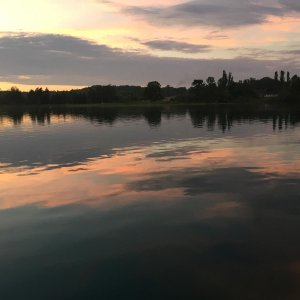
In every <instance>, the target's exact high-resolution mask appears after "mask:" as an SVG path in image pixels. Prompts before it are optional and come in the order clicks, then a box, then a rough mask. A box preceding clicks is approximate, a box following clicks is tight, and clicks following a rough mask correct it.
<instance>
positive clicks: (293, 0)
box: [279, 0, 300, 12]
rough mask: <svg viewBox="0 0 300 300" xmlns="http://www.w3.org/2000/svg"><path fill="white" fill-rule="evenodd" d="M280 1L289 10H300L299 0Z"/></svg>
mask: <svg viewBox="0 0 300 300" xmlns="http://www.w3.org/2000/svg"><path fill="white" fill-rule="evenodd" d="M279 2H280V3H281V4H282V5H283V7H285V8H286V9H288V10H291V11H295V12H300V2H299V0H280V1H279Z"/></svg>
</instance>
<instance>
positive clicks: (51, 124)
mask: <svg viewBox="0 0 300 300" xmlns="http://www.w3.org/2000/svg"><path fill="white" fill-rule="evenodd" d="M299 232H300V112H299V111H297V109H288V108H280V109H269V108H261V109H251V108H247V109H246V108H244V109H237V108H234V107H227V108H226V107H219V108H217V107H204V106H203V107H191V108H183V107H181V108H180V107H177V108H176V107H164V108H151V109H150V108H121V107H119V108H117V107H114V108H91V107H90V108H84V107H82V108H79V107H78V108H69V109H67V108H52V109H41V108H40V109H38V108H31V109H27V110H21V109H16V108H9V109H3V108H2V109H1V110H0V299H1V300H6V299H8V300H14V299H18V300H19V299H30V300H34V299H46V300H47V299H49V300H50V299H51V300H53V299H55V300H59V299H87V300H90V299H103V300H110V299H118V300H120V299H139V300H140V299H155V300H157V299H201V300H202V299H203V300H207V299H213V300H214V299H217V300H219V299H222V300H226V299H228V300H229V299H230V300H242V299H253V300H260V299H264V300H265V299H266V300H269V299H272V300H273V299H275V300H276V299H278V300H279V299H280V300H282V299H288V300H290V299H295V300H296V299H300V239H299Z"/></svg>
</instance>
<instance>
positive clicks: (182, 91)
mask: <svg viewBox="0 0 300 300" xmlns="http://www.w3.org/2000/svg"><path fill="white" fill-rule="evenodd" d="M268 98H272V99H274V100H278V101H284V102H298V103H299V102H300V101H299V100H300V77H298V76H297V75H293V76H291V75H290V72H285V71H280V72H278V71H276V72H275V74H274V78H270V77H264V78H262V79H255V78H250V79H246V80H239V81H235V80H234V77H233V75H232V73H231V72H229V73H227V72H226V71H223V74H222V76H221V78H219V79H218V80H216V79H215V78H214V77H211V76H210V77H208V78H207V79H206V80H203V79H195V80H194V81H193V82H192V83H191V86H190V87H189V88H186V87H179V88H175V87H171V86H169V85H168V86H165V87H162V86H161V84H160V83H159V82H158V81H151V82H149V83H148V84H147V86H146V87H141V86H129V85H124V86H113V85H105V86H104V85H95V86H91V87H87V88H83V89H78V90H70V91H49V90H48V89H47V88H46V89H43V88H36V89H35V90H30V91H29V92H22V91H20V90H19V89H18V88H17V87H12V88H11V89H10V90H9V91H0V104H32V105H41V104H47V105H57V104H93V103H95V104H96V103H119V102H140V101H160V100H165V101H174V102H186V103H190V102H195V103H197V102H199V103H228V102H251V101H255V100H261V99H268Z"/></svg>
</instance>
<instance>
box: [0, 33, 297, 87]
mask: <svg viewBox="0 0 300 300" xmlns="http://www.w3.org/2000/svg"><path fill="white" fill-rule="evenodd" d="M174 45H177V44H173V46H174ZM177 46H178V45H177ZM0 47H1V51H0V65H1V68H0V77H1V80H2V81H9V82H14V83H16V84H22V83H26V84H34V85H45V84H46V85H51V84H53V85H58V84H61V85H92V84H109V83H112V84H141V85H145V84H146V83H147V82H148V81H151V80H158V81H160V82H161V83H162V84H172V85H178V84H180V85H187V86H189V85H190V83H191V82H192V80H193V79H194V78H206V77H207V76H208V75H212V76H215V77H218V76H220V74H221V72H222V70H223V69H226V70H230V71H232V72H233V73H234V75H235V78H236V79H243V78H248V77H250V76H253V77H262V76H265V75H272V74H273V72H274V70H276V69H279V68H285V69H289V70H290V71H291V73H293V72H294V73H297V72H299V70H300V67H299V62H297V57H298V56H296V55H295V58H294V60H293V59H289V60H288V61H286V62H285V61H284V60H282V59H273V60H270V59H269V60H267V59H261V60H258V59H255V58H253V57H248V58H245V57H242V56H241V57H237V58H234V59H186V58H169V57H156V56H151V55H148V54H141V53H140V54H139V53H136V52H125V51H122V50H121V49H115V48H110V47H108V46H106V45H100V44H96V43H94V42H92V41H89V40H85V39H81V38H77V37H72V36H65V35H52V34H32V33H22V34H17V35H12V34H10V35H5V36H2V37H0ZM178 47H179V46H178ZM23 75H26V80H25V78H24V77H22V76H23Z"/></svg>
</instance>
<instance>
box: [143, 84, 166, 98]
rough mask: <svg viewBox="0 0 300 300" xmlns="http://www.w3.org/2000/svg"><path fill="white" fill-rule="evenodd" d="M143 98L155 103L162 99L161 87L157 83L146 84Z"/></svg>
mask: <svg viewBox="0 0 300 300" xmlns="http://www.w3.org/2000/svg"><path fill="white" fill-rule="evenodd" d="M145 97H146V98H147V99H148V100H152V101H157V100H160V99H162V97H163V96H162V90H161V85H160V83H159V82H157V81H151V82H149V83H148V84H147V87H146V89H145Z"/></svg>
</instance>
